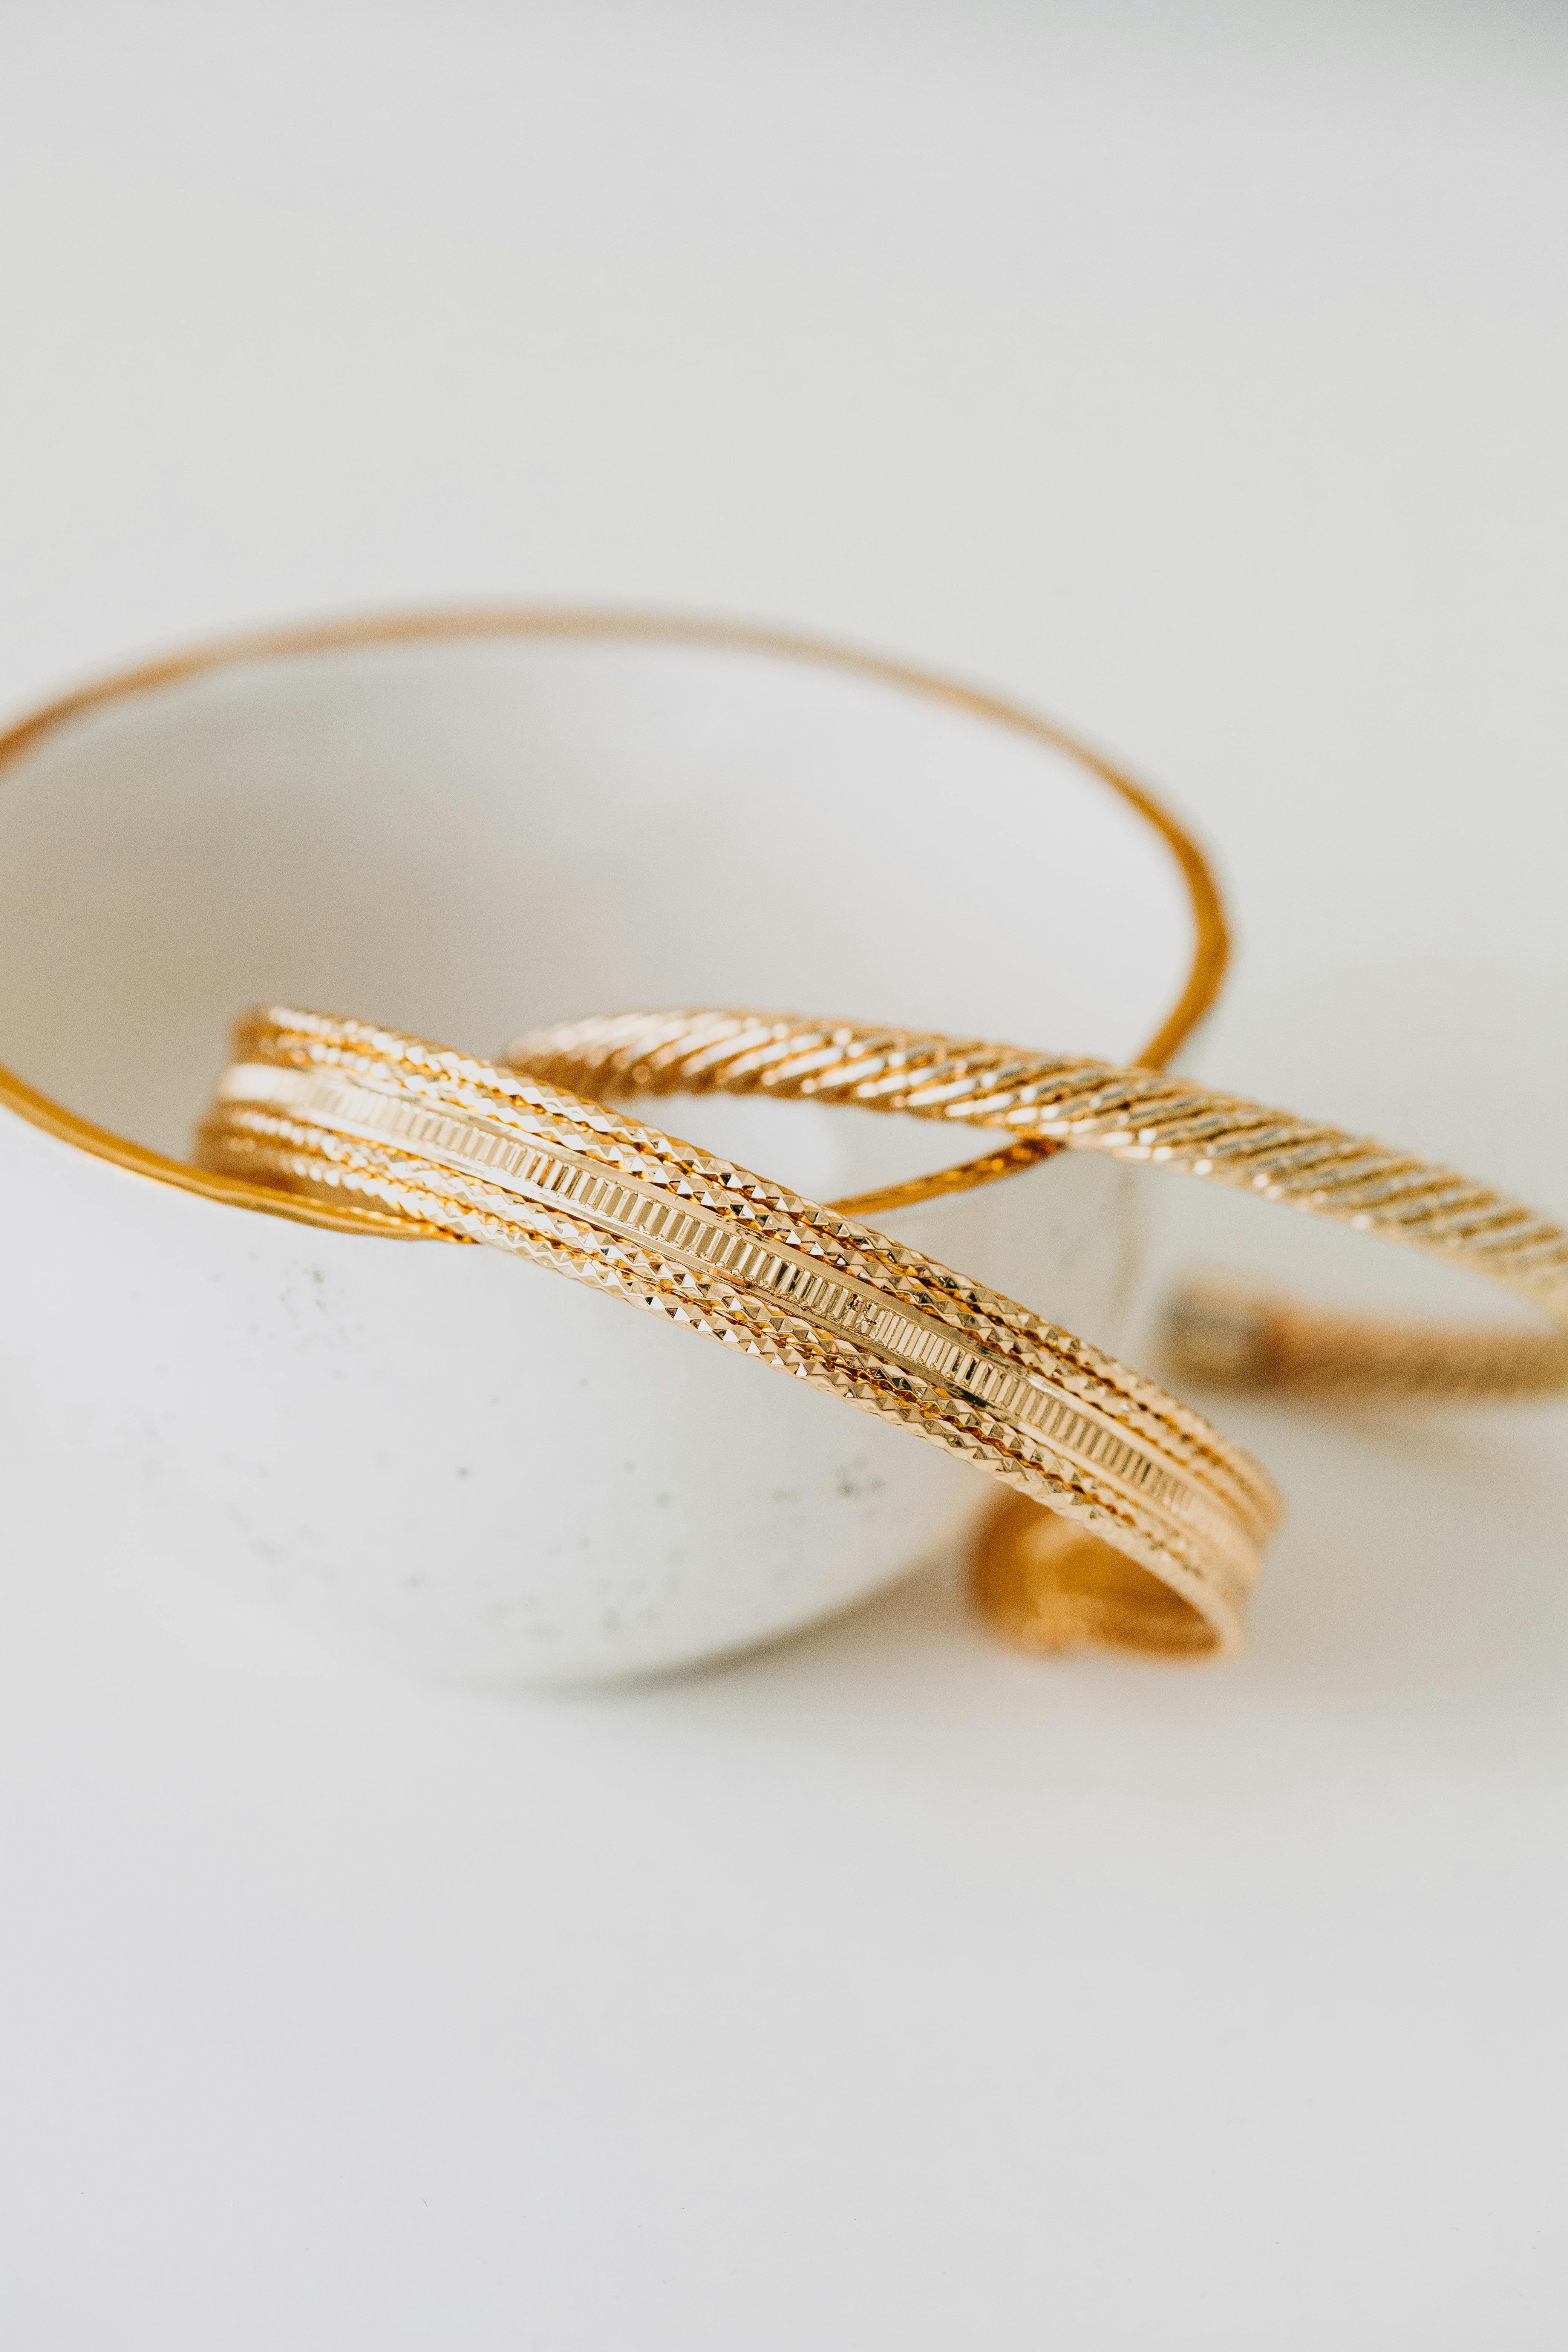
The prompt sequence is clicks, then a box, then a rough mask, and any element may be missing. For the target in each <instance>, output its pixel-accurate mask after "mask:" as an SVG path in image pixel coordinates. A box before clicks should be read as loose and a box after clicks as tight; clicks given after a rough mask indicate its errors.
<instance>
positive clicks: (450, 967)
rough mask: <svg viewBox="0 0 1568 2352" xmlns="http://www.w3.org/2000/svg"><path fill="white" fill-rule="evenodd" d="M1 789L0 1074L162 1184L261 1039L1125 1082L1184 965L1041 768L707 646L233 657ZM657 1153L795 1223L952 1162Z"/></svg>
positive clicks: (709, 1119) (827, 663)
mask: <svg viewBox="0 0 1568 2352" xmlns="http://www.w3.org/2000/svg"><path fill="white" fill-rule="evenodd" d="M0 784H3V786H4V789H3V790H0V1063H3V1064H4V1065H5V1066H7V1067H8V1068H10V1069H11V1070H12V1071H14V1072H15V1073H16V1075H17V1076H20V1077H21V1078H23V1079H25V1080H26V1082H27V1083H28V1084H30V1085H31V1086H33V1087H37V1088H38V1089H39V1090H40V1091H41V1092H43V1093H44V1094H46V1095H47V1096H49V1097H52V1098H53V1099H54V1100H55V1101H56V1102H58V1103H60V1104H62V1105H63V1106H64V1107H65V1108H68V1110H70V1111H72V1112H75V1113H77V1114H79V1115H81V1116H83V1117H86V1118H89V1119H91V1120H93V1121H94V1122H96V1123H97V1124H99V1125H100V1126H102V1127H104V1128H107V1129H110V1131H111V1132H112V1133H114V1134H116V1135H119V1136H121V1137H125V1138H128V1139H131V1140H132V1141H134V1142H136V1143H139V1144H142V1145H146V1146H148V1147H151V1148H152V1149H153V1150H160V1151H163V1152H164V1153H167V1154H169V1155H171V1156H173V1157H176V1158H183V1157H184V1155H185V1153H186V1150H187V1148H188V1141H189V1137H190V1132H191V1128H192V1123H193V1121H194V1119H195V1117H196V1115H197V1113H198V1112H199V1110H200V1108H201V1106H202V1104H203V1102H204V1100H205V1097H206V1094H207V1091H208V1089H209V1087H210V1085H211V1082H212V1080H213V1077H214V1076H215V1075H216V1071H217V1069H218V1068H219V1067H220V1066H221V1065H222V1062H223V1060H224V1057H225V1045H226V1032H227V1027H228V1024H229V1023H230V1021H231V1020H232V1018H233V1016H234V1015H235V1014H236V1013H238V1012H239V1011H240V1010H241V1009H242V1008H243V1007H245V1006H246V1005H247V1004H249V1003H255V1002H257V1001H260V1000H266V999H286V1000H289V1001H292V1002H296V1003H303V1004H307V1005H312V1006H318V1007H321V1008H322V1009H326V1010H331V1011H333V1012H341V1013H359V1014H362V1015H363V1016H364V1017H367V1018H373V1019H376V1020H380V1021H383V1022H386V1023H388V1024H393V1025H395V1026H397V1027H401V1028H405V1029H411V1030H414V1031H416V1032H417V1033H419V1034H423V1035H426V1036H430V1037H434V1038H437V1039H440V1040H441V1041H443V1042H445V1043H449V1044H453V1045H463V1046H467V1047H468V1048H471V1049H473V1050H477V1051H480V1052H496V1051H498V1050H499V1049H500V1046H501V1045H502V1042H503V1041H504V1040H505V1039H506V1038H507V1037H508V1036H509V1035H510V1034H512V1033H513V1032H515V1031H516V1030H518V1029H519V1028H521V1027H522V1026H524V1025H526V1024H531V1023H535V1022H539V1021H542V1020H547V1019H552V1018H557V1017H561V1016H563V1015H566V1014H570V1013H583V1012H589V1011H595V1010H605V1009H609V1008H612V1007H617V1006H636V1005H649V1004H658V1005H662V1004H677V1003H734V1004H741V1005H756V1006H775V1007H782V1006H788V1007H797V1008H800V1009H803V1010H806V1011H811V1012H816V1013H824V1012H833V1013H843V1014H845V1015H846V1016H850V1015H852V1016H855V1017H858V1018H865V1019H871V1020H886V1021H889V1022H897V1023H911V1024H930V1025H931V1026H933V1027H941V1028H947V1029H952V1030H959V1031H967V1032H969V1033H971V1034H978V1035H988V1036H997V1035H1000V1036H1011V1037H1016V1038H1017V1039H1019V1040H1020V1041H1021V1042H1025V1043H1028V1044H1032V1045H1061V1046H1062V1047H1063V1048H1064V1049H1068V1050H1079V1051H1087V1052H1093V1053H1100V1054H1103V1055H1109V1056H1111V1057H1115V1058H1129V1057H1132V1056H1134V1055H1137V1053H1138V1052H1139V1051H1140V1049H1141V1048H1142V1046H1143V1045H1145V1044H1146V1043H1147V1041H1148V1040H1149V1039H1150V1038H1151V1037H1152V1034H1153V1033H1154V1032H1155V1031H1156V1030H1157V1029H1158V1028H1159V1027H1160V1026H1161V1024H1162V1023H1163V1021H1164V1020H1165V1019H1166V1018H1167V1016H1168V1015H1169V1014H1170V1013H1171V1011H1172V1008H1173V1005H1174V1004H1175V1003H1176V1001H1177V1000H1178V998H1179V997H1180V996H1181V994H1182V991H1183V989H1184V985H1185V983H1186V981H1187V977H1188V974H1189V971H1190V969H1191V966H1192V962H1193V956H1194V909H1193V904H1192V900H1191V897H1190V894H1189V891H1188V888H1187V886H1186V883H1185V881H1184V877H1183V874H1182V871H1181V868H1180V866H1179V865H1178V863H1177V861H1176V858H1175V856H1174V855H1173V851H1172V849H1171V846H1170V845H1169V844H1168V842H1167V841H1166V840H1165V838H1164V837H1163V835H1162V834H1161V832H1160V831H1159V830H1158V828H1157V827H1156V826H1155V825H1154V824H1152V822H1150V820H1149V819H1147V818H1146V817H1144V816H1143V815H1142V814H1141V813H1140V812H1139V811H1138V810H1137V809H1136V808H1135V807H1134V806H1132V805H1131V803H1128V802H1127V801H1126V800H1124V799H1123V798H1121V796H1120V795H1119V794H1118V793H1116V792H1115V791H1114V790H1113V789H1111V788H1110V786H1109V785H1108V784H1107V783H1106V782H1104V781H1103V780H1102V779H1101V778H1100V776H1099V775H1098V774H1097V773H1096V772H1094V771H1093V770H1092V769H1091V768H1089V766H1087V765H1086V764H1084V763H1082V762H1080V761H1079V760H1077V759H1075V758H1074V757H1073V756H1071V754H1070V752H1068V751H1065V750H1063V749H1061V748H1058V747H1057V746H1055V745H1053V744H1052V743H1051V742H1049V741H1047V740H1042V739H1041V738H1040V737H1039V736H1037V735H1034V734H1031V733H1029V732H1027V731H1025V730H1023V729H1021V728H1018V727H1014V726H1010V725H1008V724H1005V723H1002V722H1001V721H999V720H998V719H996V718H994V717H991V716H987V715H986V714H985V713H984V712H983V711H980V710H976V709H972V708H970V707H966V706H965V705H964V704H963V701H962V700H961V699H958V698H951V697H949V696H946V695H944V694H943V693H942V692H941V691H939V690H934V689H933V690H922V689H921V688H919V687H918V686H914V685H910V684H909V683H899V682H895V681H892V680H889V678H888V677H884V676H881V675H878V674H876V673H875V672H874V671H868V670H863V669H858V668H856V667H841V666H838V665H837V664H836V663H834V662H833V661H831V660H823V659H816V658H812V657H809V656H803V655H801V654H799V653H790V652H785V651H781V650H778V649H766V648H762V647H758V646H747V645H743V644H737V643H733V642H731V643H726V642H723V641H715V642H702V641H696V642H692V641H681V640H673V641H672V640H669V639H664V638H661V637H659V636H658V635H657V634H650V635H648V636H647V638H639V637H638V636H637V635H608V636H605V635H594V634H592V633H591V632H585V633H584V634H583V635H559V634H555V635H531V634H528V633H527V632H526V630H524V631H523V632H522V633H521V634H512V633H510V632H509V631H508V630H506V629H505V628H503V627H500V626H499V625H492V626H489V627H487V628H480V627H479V626H478V625H476V629H475V632H474V634H471V635H438V636H432V637H430V638H427V639H419V638H417V637H416V638H413V639H403V640H401V641H397V642H390V643H374V642H372V643H363V644H354V643H348V644H342V643H339V644H335V645H330V646H321V647H320V648H316V649H310V650H299V649H296V650H291V651H277V652H271V653H267V652H263V653H260V654H257V655H254V656H249V657H245V658H234V657H230V658H227V659H226V660H224V661H222V662H220V663H218V664H217V665H216V666H213V667H197V668H194V669H191V670H189V671H187V672H186V673H184V674H183V675H176V676H174V677H169V678H168V679H166V680H165V681H164V682H163V683H160V684H158V685H155V686H153V687H146V686H143V687H142V688H140V689H139V690H136V691H127V692H124V693H121V694H110V695H109V696H107V697H105V698H100V699H99V700H97V701H95V702H93V703H91V704H89V706H87V707H85V708H84V709H80V710H79V711H78V712H77V713H75V714H74V715H71V716H68V717H67V718H65V719H62V720H60V721H59V722H58V723H57V724H55V725H53V726H51V727H49V728H47V729H45V730H42V731H41V732H39V733H37V734H36V735H35V736H33V737H32V738H31V740H26V741H23V742H21V743H20V744H19V745H18V746H17V748H16V750H15V751H14V752H13V753H12V755H11V756H10V757H9V758H8V759H7V760H6V761H5V764H4V766H3V767H0ZM685 1108H686V1107H685V1106H684V1105H682V1106H681V1110H682V1112H684V1110H685ZM671 1123H672V1124H679V1125H681V1126H682V1127H683V1128H684V1129H685V1130H686V1131H687V1132H689V1133H692V1134H693V1135H695V1136H696V1137H697V1139H699V1140H700V1141H703V1142H705V1143H709V1144H710V1146H712V1147H713V1148H716V1149H721V1150H729V1151H731V1152H732V1153H733V1154H734V1156H736V1157H741V1158H748V1159H752V1160H754V1161H755V1163H756V1164H762V1165H764V1166H766V1167H768V1169H769V1171H770V1172H772V1173H774V1174H776V1175H778V1176H780V1177H782V1178H784V1179H785V1180H786V1181H794V1182H795V1183H797V1184H798V1185H800V1186H801V1187H802V1189H812V1190H816V1191H818V1192H833V1191H834V1190H836V1189H837V1190H853V1189H857V1188H859V1187H863V1186H867V1185H872V1184H879V1183H883V1182H887V1181H893V1180H894V1179H896V1178H898V1177H900V1176H903V1175H906V1174H912V1173H916V1172H919V1171H923V1170H924V1169H926V1168H930V1167H937V1166H942V1165H946V1164H949V1163H951V1162H952V1161H953V1160H960V1159H963V1158H964V1157H966V1156H968V1155H967V1154H966V1152H965V1150H963V1147H962V1145H961V1144H958V1143H957V1141H956V1139H953V1138H951V1137H946V1136H943V1135H942V1134H941V1133H939V1132H935V1131H933V1130H932V1129H930V1128H921V1127H917V1126H914V1125H913V1123H908V1124H907V1125H906V1124H905V1123H901V1122H900V1123H895V1122H892V1121H881V1120H876V1119H873V1118H868V1117H864V1118H843V1117H838V1118H832V1117H830V1116H828V1115H826V1114H823V1113H820V1112H816V1111H815V1110H814V1109H813V1107H811V1106H799V1107H796V1106H784V1105H757V1104H752V1105H747V1104H736V1103H730V1104H726V1103H722V1102H710V1101H703V1102H702V1103H700V1104H693V1105H692V1106H691V1118H690V1119H689V1120H687V1119H685V1118H684V1117H682V1118H679V1119H674V1118H672V1120H671ZM772 1137H776V1138H777V1141H776V1142H775V1143H770V1140H769V1139H770V1138H772ZM770 1149H771V1150H772V1151H773V1158H772V1159H771V1160H769V1159H768V1158H766V1156H765V1155H766V1153H767V1151H768V1150H770Z"/></svg>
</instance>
